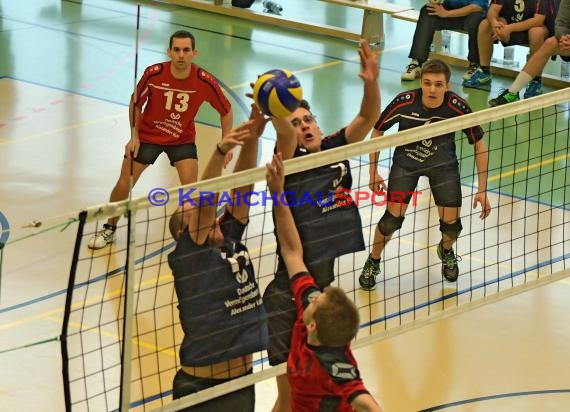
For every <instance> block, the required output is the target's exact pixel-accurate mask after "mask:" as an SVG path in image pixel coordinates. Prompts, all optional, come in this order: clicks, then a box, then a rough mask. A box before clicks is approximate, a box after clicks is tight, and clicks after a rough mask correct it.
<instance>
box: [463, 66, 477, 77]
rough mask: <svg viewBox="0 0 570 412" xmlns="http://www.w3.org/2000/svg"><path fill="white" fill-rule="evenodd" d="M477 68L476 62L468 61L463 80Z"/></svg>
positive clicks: (470, 75)
mask: <svg viewBox="0 0 570 412" xmlns="http://www.w3.org/2000/svg"><path fill="white" fill-rule="evenodd" d="M478 68H479V65H478V64H477V63H473V62H471V63H469V70H467V71H466V72H465V74H464V75H463V80H469V79H470V78H471V77H472V76H473V75H474V74H475V72H476V71H477V69H478Z"/></svg>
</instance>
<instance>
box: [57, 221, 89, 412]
mask: <svg viewBox="0 0 570 412" xmlns="http://www.w3.org/2000/svg"><path fill="white" fill-rule="evenodd" d="M86 218H87V212H86V211H82V212H80V213H79V227H78V228H77V235H76V236H75V247H74V249H73V257H72V260H71V268H70V269H69V281H68V283H67V294H66V296H65V307H64V311H63V322H62V326H61V336H60V339H59V341H60V345H61V373H62V378H63V396H64V400H65V410H66V411H67V412H71V406H72V401H71V388H70V382H69V353H68V350H67V328H68V326H69V316H70V314H71V302H72V301H73V290H74V287H75V278H76V274H77V264H78V262H79V251H80V248H81V239H82V238H83V228H84V227H85V221H86Z"/></svg>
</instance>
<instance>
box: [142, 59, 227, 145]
mask: <svg viewBox="0 0 570 412" xmlns="http://www.w3.org/2000/svg"><path fill="white" fill-rule="evenodd" d="M170 64H171V63H170V62H164V63H158V64H154V65H152V66H149V67H147V68H146V70H145V72H144V74H143V76H142V78H141V80H140V81H139V83H138V84H137V95H136V99H135V103H136V106H137V107H138V108H139V109H141V110H142V109H143V106H144V111H143V112H142V118H141V122H140V124H139V139H140V141H141V142H145V143H153V144H160V145H174V144H176V145H178V144H186V143H194V141H195V139H196V127H195V124H194V118H195V117H196V113H197V112H198V109H199V108H200V106H201V105H202V103H203V102H204V101H207V102H208V103H210V105H211V106H212V107H213V108H214V109H216V110H217V111H218V113H220V115H221V116H223V115H225V114H226V113H228V112H229V111H230V110H231V104H230V102H229V101H228V99H227V98H226V96H225V95H224V93H223V92H222V90H221V89H220V86H219V85H218V82H217V80H216V79H215V77H214V76H212V75H211V74H210V73H208V72H207V71H206V70H204V69H202V68H200V67H198V66H196V65H195V64H192V65H191V66H192V67H191V69H190V76H189V77H188V78H186V79H176V78H174V76H172V73H171V72H170ZM145 105H146V106H145Z"/></svg>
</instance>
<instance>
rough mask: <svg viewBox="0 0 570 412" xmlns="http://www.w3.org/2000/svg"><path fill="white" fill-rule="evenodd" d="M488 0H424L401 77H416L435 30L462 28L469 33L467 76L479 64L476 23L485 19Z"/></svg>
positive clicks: (426, 56)
mask: <svg viewBox="0 0 570 412" xmlns="http://www.w3.org/2000/svg"><path fill="white" fill-rule="evenodd" d="M488 3H489V1H488V0H444V1H439V2H438V1H437V0H428V3H427V4H426V5H425V6H423V7H422V8H421V10H420V18H419V19H418V24H417V25H416V31H415V32H414V40H413V42H412V48H411V50H410V54H409V56H408V57H409V58H410V59H412V60H411V62H410V64H409V65H408V68H407V69H406V71H405V72H404V74H402V80H415V79H418V78H419V77H420V73H421V67H422V64H424V62H425V61H426V60H427V59H428V54H429V49H430V45H431V43H432V42H433V36H434V34H435V32H436V31H438V30H464V31H466V32H467V34H468V35H469V52H468V55H467V59H468V60H469V71H468V72H467V73H469V75H467V74H466V75H465V78H466V79H468V78H470V77H471V75H472V74H473V73H474V72H475V70H477V67H478V65H479V50H478V48H477V30H478V28H479V23H480V22H481V20H483V19H484V18H485V13H486V12H487V6H488Z"/></svg>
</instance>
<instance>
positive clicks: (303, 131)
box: [287, 107, 323, 153]
mask: <svg viewBox="0 0 570 412" xmlns="http://www.w3.org/2000/svg"><path fill="white" fill-rule="evenodd" d="M287 120H289V121H290V122H291V124H292V125H293V127H294V128H295V132H296V133H297V145H299V146H300V147H304V148H305V149H306V150H307V151H308V152H310V153H314V152H318V151H320V150H321V137H322V135H323V132H321V129H320V128H319V125H318V124H317V121H316V120H315V117H314V116H313V115H312V114H311V112H310V111H308V110H307V109H305V108H303V107H299V108H297V109H296V110H295V111H294V112H293V113H292V114H291V115H290V116H289V117H288V118H287Z"/></svg>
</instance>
